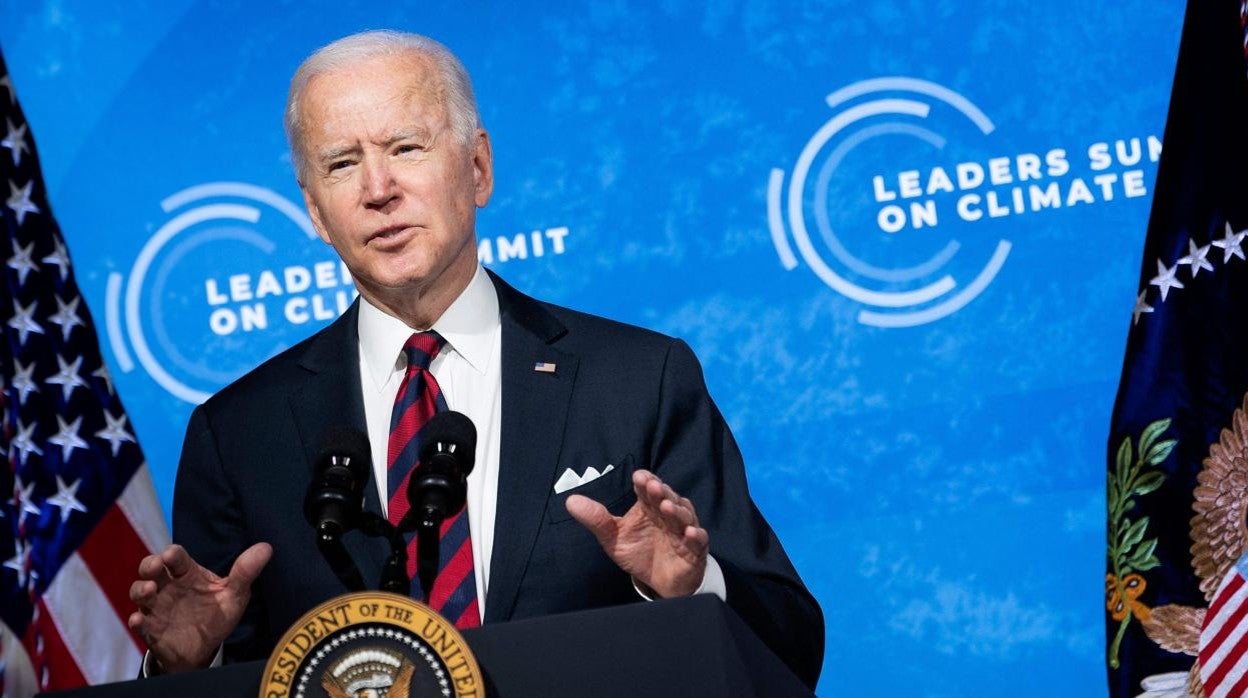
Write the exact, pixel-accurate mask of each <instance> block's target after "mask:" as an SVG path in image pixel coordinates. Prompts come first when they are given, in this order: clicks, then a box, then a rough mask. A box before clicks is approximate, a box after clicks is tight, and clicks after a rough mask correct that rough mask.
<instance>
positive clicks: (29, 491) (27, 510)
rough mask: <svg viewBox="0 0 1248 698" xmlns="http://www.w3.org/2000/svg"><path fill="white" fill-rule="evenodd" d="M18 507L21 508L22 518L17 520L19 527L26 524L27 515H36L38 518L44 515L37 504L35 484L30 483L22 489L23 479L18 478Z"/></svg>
mask: <svg viewBox="0 0 1248 698" xmlns="http://www.w3.org/2000/svg"><path fill="white" fill-rule="evenodd" d="M17 505H18V506H19V507H20V508H21V510H22V513H21V516H19V517H18V518H17V525H18V526H21V525H22V524H24V523H26V515H27V514H34V515H35V516H38V515H39V514H41V513H42V511H41V510H40V509H39V505H38V504H35V483H33V482H32V483H30V484H29V485H26V486H25V487H22V479H21V478H17Z"/></svg>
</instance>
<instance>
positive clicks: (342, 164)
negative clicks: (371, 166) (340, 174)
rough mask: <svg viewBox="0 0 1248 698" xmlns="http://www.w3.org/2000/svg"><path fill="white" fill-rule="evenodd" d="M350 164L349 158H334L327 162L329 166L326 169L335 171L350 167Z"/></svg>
mask: <svg viewBox="0 0 1248 698" xmlns="http://www.w3.org/2000/svg"><path fill="white" fill-rule="evenodd" d="M350 166H351V161H350V160H335V161H333V162H331V163H329V167H327V168H326V169H327V170H328V171H330V172H337V171H338V170H342V169H346V168H347V167H350Z"/></svg>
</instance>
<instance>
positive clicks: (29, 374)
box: [13, 360, 39, 405]
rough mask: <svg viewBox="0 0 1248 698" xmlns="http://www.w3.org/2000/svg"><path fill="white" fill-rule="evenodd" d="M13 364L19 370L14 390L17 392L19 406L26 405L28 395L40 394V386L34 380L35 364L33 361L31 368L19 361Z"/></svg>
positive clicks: (14, 377)
mask: <svg viewBox="0 0 1248 698" xmlns="http://www.w3.org/2000/svg"><path fill="white" fill-rule="evenodd" d="M13 363H14V366H15V367H16V369H17V372H16V373H15V374H14V376H13V389H14V390H16V391H17V402H18V404H19V405H25V404H26V396H27V395H30V394H31V393H37V392H39V386H38V385H36V384H35V380H34V373H35V362H33V361H32V362H31V363H30V365H29V366H23V365H22V362H21V361H17V360H14V362H13Z"/></svg>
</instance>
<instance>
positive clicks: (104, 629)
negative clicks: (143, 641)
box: [43, 554, 143, 684]
mask: <svg viewBox="0 0 1248 698" xmlns="http://www.w3.org/2000/svg"><path fill="white" fill-rule="evenodd" d="M43 598H44V600H45V603H44V606H45V607H46V609H47V610H46V611H45V613H46V614H47V616H48V617H49V618H50V620H51V621H52V622H53V623H55V624H56V628H57V630H58V631H59V634H60V637H61V640H62V642H64V644H65V647H67V648H68V649H69V651H70V652H71V653H72V654H73V656H74V657H75V658H76V659H77V661H78V666H79V668H80V670H81V671H82V674H83V676H84V677H86V679H87V680H88V681H89V682H91V683H92V684H96V683H105V682H108V681H114V680H116V679H117V678H119V677H125V676H137V675H138V672H139V662H140V661H142V659H143V654H142V652H141V651H140V650H139V647H138V645H137V644H136V643H135V641H134V639H133V638H132V636H131V634H130V631H129V629H128V628H127V627H126V625H125V623H124V622H123V621H122V619H121V618H119V617H118V616H117V612H116V611H115V610H113V604H112V603H111V602H110V601H109V599H108V597H107V596H105V595H104V593H103V592H102V591H101V590H100V586H99V583H98V582H97V581H96V580H95V579H94V577H93V575H92V574H91V570H89V569H87V566H86V564H85V563H83V561H82V558H80V557H78V555H77V554H74V555H71V556H70V558H69V559H68V560H66V561H65V564H64V565H63V566H62V567H61V572H60V574H58V575H57V576H56V579H54V580H52V584H51V585H50V586H49V587H48V590H47V592H45V593H44V595H43Z"/></svg>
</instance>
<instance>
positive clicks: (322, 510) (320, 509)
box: [303, 425, 372, 547]
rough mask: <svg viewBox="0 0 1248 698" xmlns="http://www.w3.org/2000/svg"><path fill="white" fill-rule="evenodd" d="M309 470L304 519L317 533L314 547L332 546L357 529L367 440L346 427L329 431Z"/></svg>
mask: <svg viewBox="0 0 1248 698" xmlns="http://www.w3.org/2000/svg"><path fill="white" fill-rule="evenodd" d="M322 444H323V445H322V446H321V452H320V454H319V455H318V456H317V458H316V463H315V464H314V466H313V469H312V482H311V483H309V484H308V492H307V495H306V496H304V499H303V515H304V517H305V518H307V520H308V523H310V524H312V527H313V528H315V529H316V534H317V543H318V544H319V545H321V546H322V547H324V546H334V545H336V544H337V543H338V542H339V540H340V539H341V537H342V535H343V534H344V533H346V532H347V531H350V530H351V529H353V528H355V527H357V526H358V525H359V520H360V510H361V508H362V504H363V500H364V486H365V484H366V483H367V482H368V475H369V470H371V468H372V463H371V458H370V456H369V446H368V437H367V436H365V435H364V432H362V431H360V430H359V429H355V428H352V427H348V426H341V425H340V426H336V427H334V428H332V429H330V430H329V433H328V434H326V435H325V440H324V441H323V442H322Z"/></svg>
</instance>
